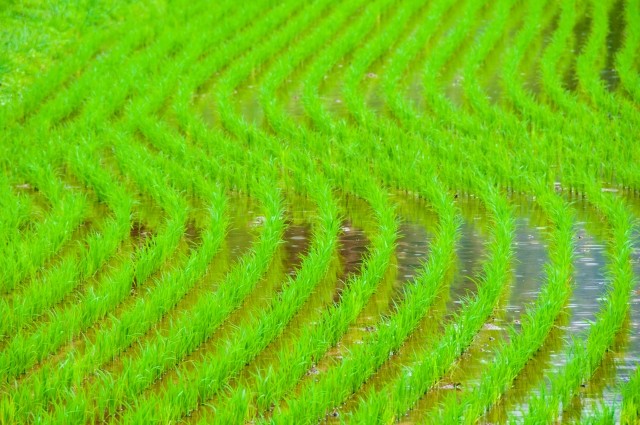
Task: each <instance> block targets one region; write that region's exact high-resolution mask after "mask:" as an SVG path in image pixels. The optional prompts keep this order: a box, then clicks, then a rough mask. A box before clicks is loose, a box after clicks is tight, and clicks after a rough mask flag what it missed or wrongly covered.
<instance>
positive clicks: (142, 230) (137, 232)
mask: <svg viewBox="0 0 640 425" xmlns="http://www.w3.org/2000/svg"><path fill="white" fill-rule="evenodd" d="M129 236H130V237H131V240H132V241H133V245H134V246H135V247H136V248H140V247H142V246H144V245H145V244H146V243H147V241H148V240H149V239H150V238H151V237H152V236H153V231H152V230H151V229H149V228H148V227H147V226H146V225H145V224H144V223H142V222H140V221H134V222H133V223H132V224H131V230H130V231H129Z"/></svg>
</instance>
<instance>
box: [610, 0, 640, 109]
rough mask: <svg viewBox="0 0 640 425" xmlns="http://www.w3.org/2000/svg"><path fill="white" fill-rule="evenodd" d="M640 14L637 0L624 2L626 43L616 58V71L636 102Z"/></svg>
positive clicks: (639, 78)
mask: <svg viewBox="0 0 640 425" xmlns="http://www.w3.org/2000/svg"><path fill="white" fill-rule="evenodd" d="M638 16H640V3H638V1H637V0H626V1H625V2H624V22H625V40H624V45H623V46H622V48H621V49H620V51H619V52H618V54H617V55H616V58H615V66H616V71H617V72H618V76H619V77H620V82H621V83H622V86H623V87H624V89H625V91H627V92H628V93H629V95H630V96H631V98H632V99H634V100H635V101H636V102H638V100H640V89H638V87H639V86H640V84H639V83H640V75H639V74H638V71H637V69H636V68H634V65H633V64H634V62H635V61H636V60H637V55H638V44H640V30H639V29H638V27H637V26H636V25H635V22H637V17H638Z"/></svg>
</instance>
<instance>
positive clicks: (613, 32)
mask: <svg viewBox="0 0 640 425" xmlns="http://www.w3.org/2000/svg"><path fill="white" fill-rule="evenodd" d="M625 23H626V22H625V19H624V2H623V0H618V1H616V2H615V3H614V5H613V7H612V8H611V10H610V11H609V33H608V34H607V59H606V62H605V66H604V69H602V70H601V71H600V78H602V80H603V81H604V82H605V84H606V86H607V89H608V90H609V91H615V90H616V89H617V88H618V84H619V83H620V77H619V76H618V71H617V70H616V66H615V58H616V55H617V53H618V50H619V49H620V46H621V45H622V40H623V34H624V33H625V29H626V28H625Z"/></svg>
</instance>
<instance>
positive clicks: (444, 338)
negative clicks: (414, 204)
mask: <svg viewBox="0 0 640 425" xmlns="http://www.w3.org/2000/svg"><path fill="white" fill-rule="evenodd" d="M485 196H486V197H487V198H486V202H487V206H488V208H489V209H490V210H491V211H492V213H493V214H495V218H494V220H495V224H494V226H495V227H494V229H493V232H494V233H493V239H492V241H491V242H490V246H489V250H490V254H489V255H490V259H489V261H488V262H487V263H485V265H484V268H483V276H482V281H481V282H480V283H479V285H478V294H477V296H476V297H475V298H473V299H469V300H467V301H466V302H465V305H464V306H463V307H462V309H461V311H460V312H459V313H457V314H456V315H455V317H454V318H453V319H452V320H451V323H449V324H448V325H447V326H446V327H445V330H444V333H443V334H442V335H441V336H440V337H439V338H438V339H437V341H435V342H434V344H433V347H432V348H431V349H430V350H429V352H428V353H416V355H415V361H414V362H413V364H412V365H411V366H408V367H406V368H405V370H404V371H403V372H402V374H401V375H400V376H399V377H398V378H396V379H395V380H394V381H393V382H391V383H389V384H388V385H387V386H385V387H384V388H382V389H380V390H379V391H375V392H371V393H369V394H368V395H367V396H366V398H364V399H362V401H361V402H360V405H359V406H358V410H357V411H356V412H355V413H354V416H353V421H355V422H357V423H371V421H374V422H378V421H381V422H386V421H389V420H391V418H394V417H396V418H398V417H400V416H402V415H403V414H404V413H405V412H406V411H407V410H409V409H410V408H411V407H412V406H413V404H415V403H416V402H417V401H418V400H419V399H420V397H422V395H423V394H424V393H425V392H426V391H428V390H429V389H430V388H431V386H432V385H434V384H435V383H436V382H437V380H439V379H440V378H441V377H442V376H443V375H444V373H446V371H447V370H449V369H450V367H451V364H452V363H453V362H454V361H455V360H456V359H457V358H458V357H459V356H460V355H461V354H462V352H464V350H465V349H466V348H467V347H468V346H469V344H470V343H471V341H472V339H473V337H474V335H475V334H476V333H477V331H478V330H479V329H480V327H482V325H483V324H484V323H485V321H486V320H487V319H488V317H489V316H490V314H491V312H492V310H493V308H494V305H495V302H496V301H497V299H498V298H499V295H500V292H501V290H502V288H503V287H504V284H505V282H504V281H505V279H507V276H508V267H509V263H510V258H511V256H512V255H513V254H512V251H511V246H510V245H511V238H512V236H511V235H512V233H513V219H512V218H511V217H510V214H511V213H510V210H509V207H508V206H507V205H506V203H505V202H504V200H502V199H501V197H500V196H499V194H498V193H497V192H496V191H495V190H494V189H487V191H486V192H485Z"/></svg>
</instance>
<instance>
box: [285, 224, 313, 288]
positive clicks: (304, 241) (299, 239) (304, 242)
mask: <svg viewBox="0 0 640 425" xmlns="http://www.w3.org/2000/svg"><path fill="white" fill-rule="evenodd" d="M310 233H311V232H310V230H309V227H308V226H294V225H288V226H287V227H286V229H285V231H284V241H285V249H286V251H287V260H286V265H287V274H288V275H290V276H292V277H295V275H296V272H297V269H298V266H300V264H301V263H302V258H303V257H304V256H305V255H307V254H308V252H309V235H310Z"/></svg>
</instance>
